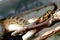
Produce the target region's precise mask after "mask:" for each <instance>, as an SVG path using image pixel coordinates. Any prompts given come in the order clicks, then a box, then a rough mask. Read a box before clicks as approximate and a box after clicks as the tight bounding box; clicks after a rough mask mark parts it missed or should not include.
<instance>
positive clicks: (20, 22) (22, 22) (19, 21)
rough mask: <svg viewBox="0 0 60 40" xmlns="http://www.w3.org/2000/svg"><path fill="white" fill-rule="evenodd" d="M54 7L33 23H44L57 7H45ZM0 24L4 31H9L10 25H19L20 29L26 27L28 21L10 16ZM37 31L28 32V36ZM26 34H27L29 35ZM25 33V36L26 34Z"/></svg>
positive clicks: (25, 39) (53, 4) (24, 39)
mask: <svg viewBox="0 0 60 40" xmlns="http://www.w3.org/2000/svg"><path fill="white" fill-rule="evenodd" d="M51 5H52V6H54V9H53V11H51V10H50V9H49V10H48V11H47V12H46V13H45V14H44V15H43V16H41V17H39V18H38V19H37V20H36V21H35V22H34V23H42V22H44V21H45V20H47V19H48V18H49V17H50V16H51V14H53V13H54V12H55V11H56V9H57V5H56V4H55V3H52V4H49V5H47V6H51ZM47 6H45V7H47ZM2 24H3V25H4V27H5V28H6V31H9V30H7V29H8V26H9V25H10V24H17V25H19V26H21V27H23V28H24V26H25V25H26V24H29V23H28V21H27V20H26V19H23V18H22V17H20V16H11V17H9V18H6V19H4V20H3V21H2ZM36 31H37V30H32V31H29V32H31V33H30V34H31V36H32V35H33V34H34V33H35V32H36ZM29 32H28V33H29ZM28 33H27V34H28ZM31 36H28V37H27V38H30V37H31ZM27 38H24V36H23V40H27Z"/></svg>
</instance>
